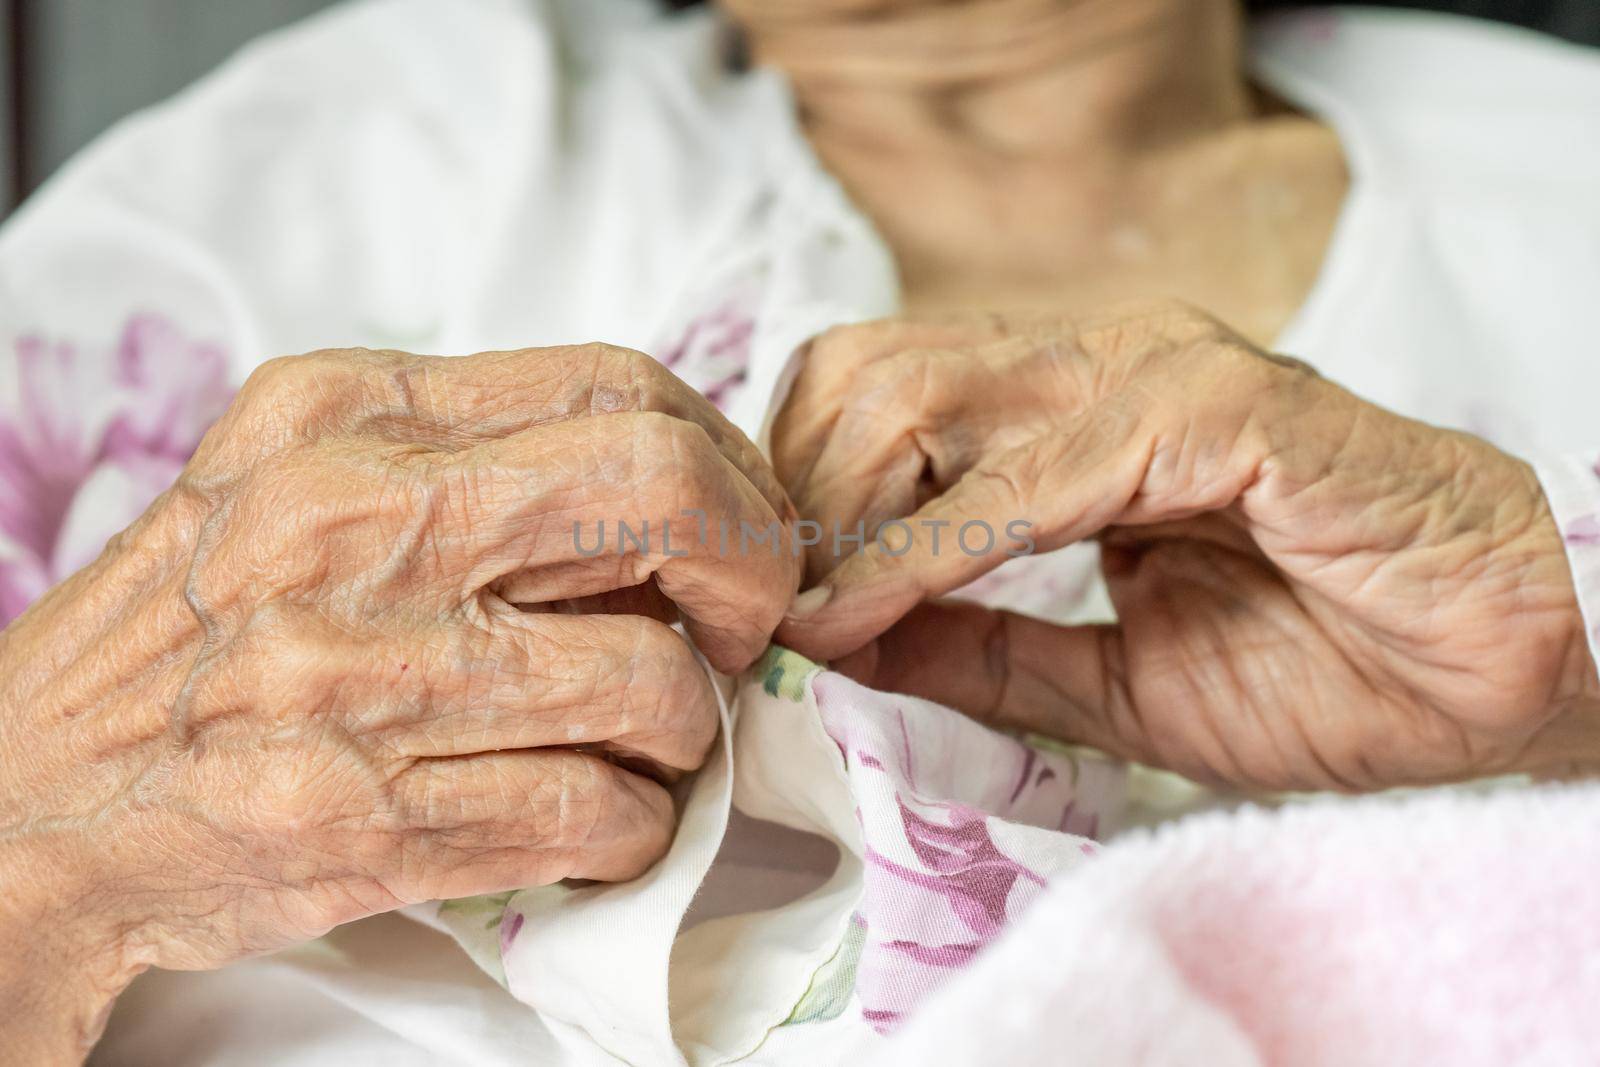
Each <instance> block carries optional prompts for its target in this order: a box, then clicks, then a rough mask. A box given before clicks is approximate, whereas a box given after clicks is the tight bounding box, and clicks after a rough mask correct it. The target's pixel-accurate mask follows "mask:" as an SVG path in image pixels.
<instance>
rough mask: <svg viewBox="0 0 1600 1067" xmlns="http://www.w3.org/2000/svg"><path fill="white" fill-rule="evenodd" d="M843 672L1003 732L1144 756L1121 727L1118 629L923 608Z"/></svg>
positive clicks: (975, 608)
mask: <svg viewBox="0 0 1600 1067" xmlns="http://www.w3.org/2000/svg"><path fill="white" fill-rule="evenodd" d="M833 666H834V668H835V669H836V670H839V671H840V672H841V673H844V674H846V675H848V676H849V677H851V678H853V679H855V680H856V681H859V682H861V683H862V684H863V685H869V686H871V687H872V688H874V689H882V690H886V691H888V692H893V693H904V694H906V695H908V696H916V697H922V698H924V699H926V700H933V701H937V702H938V703H940V704H944V705H946V706H948V707H952V708H956V709H957V710H959V711H962V712H965V713H966V714H968V715H970V716H972V717H973V718H976V719H980V720H982V721H984V722H988V723H990V724H992V725H995V726H1000V727H1005V728H1008V729H1015V730H1024V731H1032V732H1037V733H1042V734H1047V735H1049V736H1051V737H1056V738H1060V739H1061V740H1064V741H1071V742H1076V743H1081V744H1087V745H1092V746H1094V747H1095V748H1099V749H1102V750H1104V751H1107V752H1111V753H1113V754H1115V755H1118V756H1122V757H1124V758H1127V759H1138V760H1148V759H1149V758H1150V752H1149V749H1148V746H1146V745H1145V744H1144V743H1143V738H1142V735H1141V734H1139V733H1137V732H1135V733H1133V734H1132V735H1131V736H1130V735H1129V734H1128V733H1127V732H1126V731H1125V730H1124V729H1123V728H1122V727H1121V726H1119V720H1123V719H1126V718H1127V717H1128V715H1129V712H1130V709H1131V705H1130V702H1129V700H1130V698H1129V696H1128V690H1127V688H1126V686H1125V685H1124V684H1123V679H1124V678H1125V677H1126V661H1125V659H1124V657H1123V654H1122V637H1121V632H1120V631H1119V630H1118V628H1117V627H1115V626H1079V627H1063V626H1054V625H1052V624H1050V623H1046V622H1041V621H1039V620H1037V619H1031V618H1028V617H1027V616H1025V615H1017V614H1014V613H1012V612H1008V611H996V610H993V609H991V608H986V607H983V606H982V605H979V604H969V603H963V602H959V601H943V602H938V603H929V604H923V605H920V606H918V607H917V608H915V609H914V610H912V611H911V612H910V613H909V614H908V615H907V616H906V617H905V618H904V619H902V620H900V622H898V623H896V624H895V625H894V626H892V627H890V628H889V629H888V630H887V631H885V632H884V633H883V634H881V635H879V636H878V637H877V638H876V639H874V640H873V641H871V642H869V643H868V644H867V645H866V646H865V647H863V648H862V649H860V650H858V651H857V652H855V653H852V654H850V655H849V656H846V657H844V658H842V659H840V660H837V661H835V662H834V664H833Z"/></svg>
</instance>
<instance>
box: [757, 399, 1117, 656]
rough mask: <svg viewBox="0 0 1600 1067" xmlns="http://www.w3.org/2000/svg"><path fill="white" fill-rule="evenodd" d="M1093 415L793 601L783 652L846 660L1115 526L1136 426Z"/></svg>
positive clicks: (921, 512) (898, 527) (896, 530)
mask: <svg viewBox="0 0 1600 1067" xmlns="http://www.w3.org/2000/svg"><path fill="white" fill-rule="evenodd" d="M1125 416H1126V412H1123V411H1121V410H1118V409H1106V410H1102V411H1095V412H1088V413H1085V414H1084V415H1082V416H1080V417H1079V418H1077V419H1075V420H1073V422H1072V423H1071V424H1070V425H1069V426H1068V427H1067V428H1066V429H1065V430H1064V431H1063V432H1061V433H1060V434H1057V435H1052V436H1051V437H1049V438H1045V439H1041V440H1039V441H1035V442H1031V443H1030V444H1028V445H1025V446H1022V447H1019V448H1016V449H1013V450H1011V451H1010V452H1006V453H1003V454H1001V455H999V456H996V457H995V458H994V459H993V460H992V461H991V462H990V463H987V464H983V465H980V466H977V467H974V468H972V469H971V470H969V471H967V472H966V473H965V474H964V475H962V476H961V478H960V479H959V480H958V481H957V482H956V483H955V484H954V485H953V486H951V487H950V488H949V489H948V490H947V491H945V492H944V493H943V494H941V495H940V496H938V497H935V498H934V499H933V500H931V501H929V502H928V503H927V504H925V505H923V507H921V508H919V509H918V510H917V511H916V512H915V513H914V514H912V515H911V516H909V517H907V518H905V519H891V520H889V521H888V522H886V523H884V524H883V525H882V526H880V527H879V529H878V533H877V536H876V537H875V538H874V540H873V542H872V543H871V544H869V545H868V546H867V547H866V548H864V549H862V550H861V551H858V552H856V553H855V554H854V555H852V556H850V557H849V558H848V559H846V560H845V561H844V562H843V563H842V564H841V565H840V566H839V567H838V569H836V570H835V571H834V572H833V573H832V574H830V575H828V576H827V577H826V578H825V579H823V581H822V582H821V583H819V584H818V585H816V586H814V587H813V588H811V589H808V590H806V591H805V592H804V593H801V594H800V595H799V596H798V597H796V598H795V600H794V602H793V603H792V604H791V605H790V607H789V611H788V613H787V614H786V615H785V617H784V620H783V623H782V624H781V625H780V626H779V628H778V633H777V639H778V641H779V643H781V644H784V645H788V646H789V647H791V648H793V649H795V650H796V651H797V652H800V653H802V654H803V655H807V656H810V657H811V658H813V659H821V660H829V659H836V658H838V657H839V656H841V655H844V654H845V653H848V652H853V651H855V650H856V649H858V648H860V647H861V646H862V645H864V644H866V643H867V642H868V641H870V640H871V639H872V638H874V637H876V636H877V635H878V634H881V633H883V632H884V631H885V630H887V629H888V628H889V627H890V626H892V625H894V624H895V622H897V621H898V620H899V619H901V618H902V617H903V616H904V615H905V614H906V613H907V612H908V611H910V610H911V609H912V608H914V607H915V606H916V605H917V604H919V603H921V602H922V601H924V600H927V599H930V598H932V597H937V596H943V595H944V594H946V593H949V592H952V591H953V590H956V589H959V588H960V587H961V586H963V585H966V584H967V583H968V582H971V581H973V580H975V579H977V578H980V577H982V576H983V575H984V574H987V573H988V572H989V571H992V570H994V569H995V568H996V567H998V566H999V565H1000V564H1002V563H1004V562H1005V561H1006V560H1007V559H1009V558H1011V557H1012V556H1016V555H1023V554H1027V553H1028V552H1032V551H1033V550H1034V549H1036V548H1037V549H1039V550H1042V551H1050V550H1052V549H1056V548H1060V547H1062V546H1063V545H1068V544H1071V543H1073V542H1074V541H1079V540H1082V539H1083V538H1086V537H1091V536H1093V535H1095V534H1096V533H1098V532H1099V531H1100V530H1101V529H1103V528H1104V527H1106V526H1108V525H1110V524H1111V523H1112V522H1113V521H1115V519H1116V518H1117V517H1118V515H1120V514H1121V513H1122V511H1123V510H1124V509H1125V508H1126V507H1127V505H1128V502H1129V501H1130V500H1131V499H1132V498H1133V496H1134V494H1135V493H1136V492H1137V491H1138V489H1139V486H1140V483H1141V481H1142V479H1143V476H1144V470H1145V465H1146V463H1147V462H1148V455H1147V453H1146V452H1145V451H1143V450H1141V448H1140V442H1141V439H1142V434H1141V433H1140V431H1139V427H1138V423H1137V420H1135V419H1130V418H1127V417H1125Z"/></svg>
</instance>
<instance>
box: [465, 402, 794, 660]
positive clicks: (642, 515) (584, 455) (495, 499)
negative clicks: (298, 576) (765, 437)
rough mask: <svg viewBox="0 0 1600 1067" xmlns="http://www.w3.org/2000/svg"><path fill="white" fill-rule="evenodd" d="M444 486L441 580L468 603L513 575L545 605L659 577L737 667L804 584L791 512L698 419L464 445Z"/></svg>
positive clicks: (593, 422)
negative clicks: (776, 504)
mask: <svg viewBox="0 0 1600 1067" xmlns="http://www.w3.org/2000/svg"><path fill="white" fill-rule="evenodd" d="M434 481H435V484H442V485H443V486H444V489H443V490H442V498H441V500H440V502H439V503H438V504H437V505H436V506H435V508H434V509H433V510H434V511H435V512H436V513H437V515H438V519H437V522H436V526H437V530H436V531H435V532H434V537H435V543H436V544H439V543H444V544H447V545H452V546H453V547H452V549H451V551H449V552H446V553H442V554H440V555H441V558H442V559H443V560H444V562H443V563H442V564H441V566H442V567H443V577H444V578H446V579H454V581H455V582H456V583H457V586H456V588H457V592H456V594H455V595H456V596H459V597H460V598H461V599H462V600H463V601H464V600H467V599H470V598H471V597H472V596H474V595H475V594H476V591H477V590H479V589H482V588H484V587H486V586H489V585H491V584H493V583H497V582H499V581H501V580H502V579H504V578H505V577H506V576H507V575H512V574H515V575H518V578H517V585H518V594H519V596H526V597H531V598H535V599H536V600H538V601H541V602H548V601H554V600H564V599H571V598H575V597H584V596H591V595H594V594H597V593H603V592H606V591H609V590H613V589H621V588H627V587H630V586H635V585H638V584H640V583H641V582H643V581H645V580H647V579H649V578H651V577H652V576H654V578H655V581H656V583H657V585H658V586H659V587H660V589H661V592H662V593H663V594H665V595H666V596H667V597H668V598H669V599H670V600H671V601H672V602H673V603H674V604H675V605H676V606H677V608H678V609H679V610H680V611H681V613H682V615H683V618H684V624H685V626H686V628H687V629H688V631H689V634H690V636H691V637H692V638H693V639H694V642H695V644H696V645H697V646H698V647H700V649H701V650H702V651H703V652H705V654H706V656H707V657H708V658H709V659H710V660H711V662H712V663H713V664H714V665H715V666H716V667H717V668H718V669H719V670H724V671H738V670H742V669H743V668H744V667H745V666H748V665H749V664H750V663H751V662H753V661H754V660H755V658H756V656H758V655H760V653H761V652H762V650H763V649H764V648H765V647H766V644H767V641H768V638H769V637H770V635H771V632H772V629H773V627H775V626H776V625H777V622H778V620H779V618H781V617H782V614H783V610H784V607H785V605H786V604H787V603H788V600H789V599H790V597H791V596H792V595H793V592H794V589H795V588H796V586H797V585H798V583H799V574H800V559H799V557H798V550H797V548H796V546H795V544H794V542H793V539H792V538H791V537H790V536H789V534H790V530H789V527H788V524H787V522H786V520H785V519H784V517H783V516H781V515H780V514H779V513H777V512H775V511H774V510H773V508H772V507H771V505H770V503H769V502H768V501H767V500H766V498H765V497H764V496H763V495H762V494H761V493H760V492H759V491H757V490H756V489H755V487H754V486H752V485H751V484H750V482H749V480H748V479H746V478H745V477H744V475H743V473H742V471H740V470H739V469H738V468H736V467H735V466H734V465H733V464H732V463H730V462H729V461H728V459H727V458H726V457H725V456H723V455H722V454H721V453H720V452H719V451H718V450H717V449H716V448H715V446H714V445H713V444H712V442H711V440H710V439H709V437H708V436H707V435H706V433H705V431H704V429H703V428H702V427H701V426H700V425H699V424H697V423H691V422H686V421H684V420H681V419H674V418H670V417H668V416H664V415H660V414H657V413H638V412H630V413H624V414H618V415H610V416H606V417H604V418H597V419H589V420H583V421H581V422H574V423H569V424H565V425H562V426H558V427H539V428H535V429H532V430H528V431H525V432H523V433H520V434H516V435H514V436H512V437H509V438H504V439H502V440H498V441H493V442H488V443H485V444H483V445H480V446H478V447H477V448H475V449H472V450H469V451H468V452H466V453H462V454H461V455H460V456H459V457H456V458H455V459H454V460H452V461H451V463H450V464H449V465H447V467H446V469H445V470H444V471H443V472H441V473H439V474H437V475H435V476H434ZM624 530H626V533H624ZM463 558H465V559H466V560H469V561H470V562H467V563H463Z"/></svg>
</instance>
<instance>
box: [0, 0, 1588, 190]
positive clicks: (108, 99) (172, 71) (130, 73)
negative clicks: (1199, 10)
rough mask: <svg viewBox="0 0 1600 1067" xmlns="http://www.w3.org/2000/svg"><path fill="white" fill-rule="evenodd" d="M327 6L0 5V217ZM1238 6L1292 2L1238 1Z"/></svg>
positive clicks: (297, 1)
mask: <svg viewBox="0 0 1600 1067" xmlns="http://www.w3.org/2000/svg"><path fill="white" fill-rule="evenodd" d="M333 2H335V0H0V7H3V8H4V17H3V19H0V64H3V67H0V215H4V214H5V213H6V212H8V211H9V210H10V209H11V208H12V207H13V206H14V205H15V204H16V203H17V202H18V201H19V200H20V199H21V198H22V197H23V196H26V195H27V193H28V192H29V191H31V190H32V189H34V188H36V187H37V186H38V184H39V183H40V182H41V181H42V180H44V179H45V178H46V177H48V176H49V174H50V173H51V172H52V171H53V170H55V169H56V167H58V166H60V164H61V163H62V161H63V160H65V159H66V158H67V157H69V156H70V155H71V154H72V153H73V152H75V151H76V150H77V149H78V148H80V147H82V146H83V145H84V144H85V143H87V142H88V141H89V140H91V139H92V138H93V137H94V136H95V135H96V134H98V133H99V132H100V131H102V130H104V129H105V128H106V127H107V126H109V125H110V124H111V123H113V122H115V121H116V120H117V119H119V118H121V117H122V116H123V115H125V114H127V113H128V112H130V111H133V110H135V109H137V108H140V107H144V106H145V105H147V104H151V103H154V102H155V101H157V100H160V99H162V98H163V97H166V96H169V95H170V94H172V93H173V92H175V91H176V90H178V89H180V88H182V87H183V86H184V85H186V84H187V83H189V82H191V81H193V80H194V79H195V78H196V77H198V76H199V75H201V74H204V73H205V72H206V71H208V70H210V69H211V68H212V67H214V66H216V65H217V64H218V63H220V62H221V61H222V60H224V59H226V58H227V56H228V55H229V54H230V53H231V52H233V50H234V49H236V48H238V47H239V45H241V44H243V43H244V42H245V41H247V40H249V39H250V38H251V37H254V36H256V35H257V34H260V33H264V32H266V31H267V30H271V29H274V28H276V27H278V26H282V25H285V24H286V23H289V22H293V21H295V20H296V19H299V18H303V17H304V16H306V15H308V14H310V13H312V12H314V11H317V10H319V9H321V8H324V7H328V6H329V5H330V4H331V3H333ZM438 2H440V3H448V2H451V0H438ZM688 2H692V0H687V2H685V0H677V2H676V3H675V6H688ZM1250 6H1251V7H1253V8H1271V7H1281V6H1294V2H1293V0H1250ZM1385 6H1391V7H1426V8H1432V9H1437V10H1447V11H1457V12H1461V13H1463V14H1469V15H1475V16H1478V17H1482V18H1491V19H1499V20H1501V21H1505V22H1513V23H1517V24H1520V25H1524V26H1530V27H1533V28H1535V29H1538V30H1542V31H1544V32H1547V33H1552V34H1556V35H1559V36H1562V37H1567V38H1569V39H1571V40H1576V41H1582V42H1586V43H1589V44H1595V45H1600V0H1406V2H1399V0H1390V2H1388V3H1386V4H1385Z"/></svg>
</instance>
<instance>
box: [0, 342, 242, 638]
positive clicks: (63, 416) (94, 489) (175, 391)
mask: <svg viewBox="0 0 1600 1067" xmlns="http://www.w3.org/2000/svg"><path fill="white" fill-rule="evenodd" d="M12 356H13V364H12V366H11V367H10V368H8V369H9V370H10V372H11V374H12V375H13V381H12V383H11V384H12V396H11V398H10V402H9V403H7V404H5V405H4V407H3V408H0V625H3V624H5V623H9V622H10V621H11V620H12V619H14V618H16V617H17V616H18V615H20V614H21V613H22V611H23V609H24V608H26V607H27V606H28V604H30V603H31V602H32V601H33V600H35V599H36V598H37V597H38V596H39V595H40V594H42V593H43V592H44V591H45V590H46V589H48V588H50V587H51V586H52V585H55V584H56V583H57V582H59V581H61V580H62V579H63V578H66V577H67V576H68V575H70V574H72V573H73V572H74V571H76V570H78V569H79V568H81V567H83V566H84V565H85V564H87V563H88V562H90V561H91V560H93V559H94V558H95V557H96V556H97V555H99V554H100V551H101V549H102V548H104V547H105V544H106V541H107V540H108V539H110V537H111V536H112V535H114V534H116V533H117V532H118V531H120V530H122V529H123V528H124V527H126V526H127V525H128V524H130V523H131V522H132V521H133V520H134V519H136V518H138V517H139V515H140V514H141V513H142V512H143V511H144V510H145V509H146V508H147V507H149V506H150V502H151V501H152V500H154V499H155V498H156V497H157V496H158V495H159V494H160V493H161V492H162V491H163V490H164V489H166V488H167V487H168V486H170V485H171V484H172V482H173V480H174V479H175V478H176V477H177V475H178V472H179V471H180V470H182V469H183V465H184V463H185V462H187V461H188V459H189V456H190V455H191V454H192V453H193V452H194V449H195V447H196V446H197V445H198V444H199V443H200V437H201V435H202V434H204V433H205V430H206V428H207V427H208V426H210V425H211V423H212V422H213V421H215V420H216V419H217V417H218V416H220V415H221V414H222V412H223V410H224V409H225V408H226V407H227V404H228V401H229V400H230V399H231V397H232V396H233V389H232V388H231V387H230V386H229V384H228V367H227V359H226V356H225V354H224V352H223V350H222V349H221V347H220V346H218V345H215V344H211V343H208V342H205V341H201V340H196V339H194V338H191V337H189V336H188V335H187V334H185V333H184V332H183V331H182V330H181V329H180V328H179V327H177V326H176V325H175V324H173V323H172V322H170V321H168V320H167V319H165V318H163V317H162V316H160V315H154V314H138V315H134V316H132V317H130V318H129V319H128V320H127V322H126V324H125V325H124V326H123V328H122V332H121V334H120V336H118V337H117V338H115V339H114V340H112V341H110V342H109V343H100V344H86V343H81V342H79V341H76V340H67V339H61V338H56V337H48V336H45V335H42V334H24V335H22V336H20V337H17V338H15V339H14V340H13V342H12Z"/></svg>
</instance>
